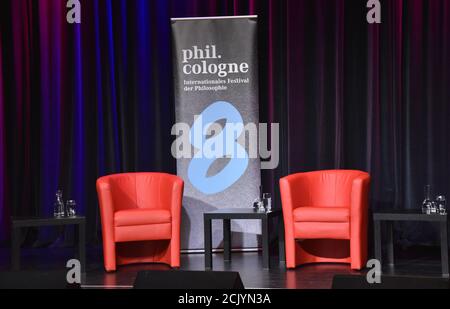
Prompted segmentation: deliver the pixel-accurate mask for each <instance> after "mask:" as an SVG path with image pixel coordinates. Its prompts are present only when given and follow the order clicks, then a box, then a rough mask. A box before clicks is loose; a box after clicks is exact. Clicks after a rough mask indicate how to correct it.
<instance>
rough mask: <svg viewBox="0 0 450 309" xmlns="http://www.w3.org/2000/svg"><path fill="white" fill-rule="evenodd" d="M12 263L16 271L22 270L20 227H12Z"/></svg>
mask: <svg viewBox="0 0 450 309" xmlns="http://www.w3.org/2000/svg"><path fill="white" fill-rule="evenodd" d="M11 265H12V269H13V270H14V271H18V270H20V228H18V227H13V229H12V241H11Z"/></svg>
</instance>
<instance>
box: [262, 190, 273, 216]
mask: <svg viewBox="0 0 450 309" xmlns="http://www.w3.org/2000/svg"><path fill="white" fill-rule="evenodd" d="M263 201H264V206H265V209H266V211H267V212H271V211H272V194H270V193H264V194H263Z"/></svg>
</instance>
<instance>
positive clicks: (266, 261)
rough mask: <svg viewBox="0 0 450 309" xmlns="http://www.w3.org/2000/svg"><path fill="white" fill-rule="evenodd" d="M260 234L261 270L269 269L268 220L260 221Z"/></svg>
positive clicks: (266, 218)
mask: <svg viewBox="0 0 450 309" xmlns="http://www.w3.org/2000/svg"><path fill="white" fill-rule="evenodd" d="M261 223H262V224H261V232H262V254H263V268H264V269H267V268H269V267H270V252H269V219H268V217H265V218H263V219H262V220H261Z"/></svg>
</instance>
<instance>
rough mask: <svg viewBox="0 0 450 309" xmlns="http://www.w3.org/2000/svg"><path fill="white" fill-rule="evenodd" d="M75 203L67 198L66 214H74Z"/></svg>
mask: <svg viewBox="0 0 450 309" xmlns="http://www.w3.org/2000/svg"><path fill="white" fill-rule="evenodd" d="M76 207H77V203H76V202H75V201H74V200H68V201H67V203H66V216H68V217H75V216H76V214H77V213H76Z"/></svg>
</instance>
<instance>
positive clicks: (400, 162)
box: [0, 0, 450, 245]
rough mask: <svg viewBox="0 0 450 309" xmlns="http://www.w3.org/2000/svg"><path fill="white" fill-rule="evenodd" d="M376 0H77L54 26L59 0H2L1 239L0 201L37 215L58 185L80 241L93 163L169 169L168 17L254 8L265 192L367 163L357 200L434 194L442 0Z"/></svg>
mask: <svg viewBox="0 0 450 309" xmlns="http://www.w3.org/2000/svg"><path fill="white" fill-rule="evenodd" d="M381 2H382V9H383V11H382V24H381V25H369V24H367V21H366V13H367V8H366V1H361V0H333V1H331V0H284V1H283V0H253V1H251V0H234V1H231V0H216V1H211V0H197V1H195V0H186V1H181V0H180V1H176V0H171V1H167V0H110V1H108V0H92V1H82V23H81V25H69V24H67V22H66V20H65V15H66V10H67V9H66V7H65V1H59V0H39V1H33V0H10V1H1V3H0V17H1V18H0V117H1V118H0V158H1V160H0V229H1V231H0V239H1V241H7V239H8V238H9V217H10V216H11V215H22V216H29V215H38V214H41V215H42V214H47V215H48V214H51V213H52V209H53V199H54V193H55V190H56V189H57V188H63V189H64V192H65V196H66V197H71V198H74V199H76V200H77V202H78V204H79V208H80V211H81V212H82V213H84V214H86V215H87V217H88V235H89V238H90V240H91V241H95V240H97V239H98V236H99V217H98V210H97V209H98V206H97V200H96V192H95V181H96V179H97V178H98V177H99V176H102V175H105V174H110V173H116V172H127V171H165V172H172V173H175V172H176V171H175V162H174V160H173V159H172V158H171V156H170V145H171V141H172V137H171V136H170V128H171V126H172V125H173V122H174V120H173V119H174V117H173V100H172V91H171V81H172V76H171V55H170V52H171V49H170V32H169V30H170V28H169V18H170V17H188V16H194V17H195V16H211V15H244V14H258V15H259V20H260V35H259V53H260V63H261V76H260V83H261V85H260V89H261V90H260V91H261V94H260V98H261V102H260V110H261V121H262V122H279V123H280V124H281V127H282V136H281V137H282V141H281V151H282V157H281V164H280V167H279V168H278V169H277V170H275V171H270V172H263V179H264V186H265V191H268V190H271V191H273V192H274V193H277V182H278V179H279V178H280V177H281V176H283V175H286V174H288V173H294V172H300V171H309V170H317V169H328V168H348V169H362V170H366V171H369V172H370V173H371V174H372V177H373V182H372V192H371V200H372V208H377V207H379V206H377V205H378V204H377V202H380V201H381V202H390V203H393V204H394V205H395V207H398V208H418V207H420V203H421V200H422V199H423V186H424V185H425V184H434V185H435V188H436V191H437V192H439V193H442V194H449V193H450V175H449V167H448V153H449V148H450V139H449V134H450V133H449V132H450V124H449V121H448V120H449V119H450V111H449V102H450V100H449V99H450V90H449V88H450V87H448V85H449V73H450V57H448V55H449V54H450V53H449V43H450V25H449V21H450V2H449V1H446V0H428V1H427V0H385V1H381ZM437 192H436V193H437ZM399 231H400V232H401V233H399V234H398V235H399V236H398V237H399V238H400V240H402V241H407V240H419V241H423V242H428V241H429V240H431V239H432V238H431V236H433V235H434V234H435V231H434V229H433V228H432V227H431V226H428V225H414V226H409V225H406V226H402V227H400V228H399ZM56 237H57V234H55V233H54V232H52V231H47V230H44V231H43V232H42V233H40V234H39V235H38V234H37V233H33V232H30V233H28V235H27V239H26V241H27V242H28V243H34V244H35V245H39V244H46V243H49V242H52V241H54V240H55V239H56Z"/></svg>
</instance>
